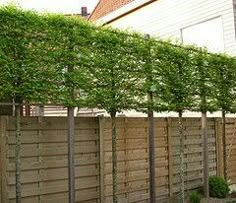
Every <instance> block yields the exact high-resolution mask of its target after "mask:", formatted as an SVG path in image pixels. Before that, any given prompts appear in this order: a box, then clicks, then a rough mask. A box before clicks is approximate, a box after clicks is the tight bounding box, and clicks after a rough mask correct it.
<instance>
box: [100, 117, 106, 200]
mask: <svg viewBox="0 0 236 203" xmlns="http://www.w3.org/2000/svg"><path fill="white" fill-rule="evenodd" d="M98 123H99V149H100V150H99V153H100V156H99V163H100V165H99V166H100V170H99V172H100V203H103V202H104V201H105V194H104V164H105V163H104V116H99V117H98Z"/></svg>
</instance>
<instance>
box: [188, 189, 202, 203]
mask: <svg viewBox="0 0 236 203" xmlns="http://www.w3.org/2000/svg"><path fill="white" fill-rule="evenodd" d="M189 202H190V203H200V202H201V196H200V194H198V193H197V192H191V193H189Z"/></svg>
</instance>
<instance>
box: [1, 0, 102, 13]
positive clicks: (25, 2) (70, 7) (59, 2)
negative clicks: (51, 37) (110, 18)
mask: <svg viewBox="0 0 236 203" xmlns="http://www.w3.org/2000/svg"><path fill="white" fill-rule="evenodd" d="M0 1H1V3H0V4H7V3H14V4H17V5H19V6H21V7H22V8H25V9H34V10H36V11H39V12H51V13H63V14H78V13H80V11H81V7H82V6H86V7H87V8H88V12H89V13H91V12H92V10H93V9H94V7H95V6H96V5H97V3H98V0H0Z"/></svg>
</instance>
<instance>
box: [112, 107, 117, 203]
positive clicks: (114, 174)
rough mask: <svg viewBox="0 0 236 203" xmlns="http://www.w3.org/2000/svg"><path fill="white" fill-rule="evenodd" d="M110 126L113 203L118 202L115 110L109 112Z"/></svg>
mask: <svg viewBox="0 0 236 203" xmlns="http://www.w3.org/2000/svg"><path fill="white" fill-rule="evenodd" d="M111 126H112V179H113V183H112V184H113V203H118V197H117V135H116V112H112V113H111Z"/></svg>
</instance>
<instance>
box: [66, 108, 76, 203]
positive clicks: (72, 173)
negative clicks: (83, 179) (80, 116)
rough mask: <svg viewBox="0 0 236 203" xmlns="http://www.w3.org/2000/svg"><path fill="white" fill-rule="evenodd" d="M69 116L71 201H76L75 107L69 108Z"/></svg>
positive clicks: (72, 202) (71, 202) (69, 181)
mask: <svg viewBox="0 0 236 203" xmlns="http://www.w3.org/2000/svg"><path fill="white" fill-rule="evenodd" d="M67 116H68V183H69V203H75V164H74V162H75V161H74V154H75V152H74V148H75V121H74V108H73V107H68V108H67Z"/></svg>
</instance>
